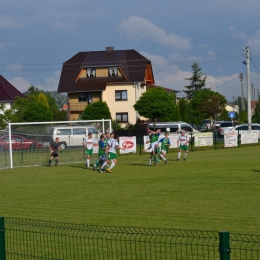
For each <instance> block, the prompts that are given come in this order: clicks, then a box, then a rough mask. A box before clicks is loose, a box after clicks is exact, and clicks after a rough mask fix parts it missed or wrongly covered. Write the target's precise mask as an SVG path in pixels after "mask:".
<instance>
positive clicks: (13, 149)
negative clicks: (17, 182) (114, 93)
mask: <svg viewBox="0 0 260 260" xmlns="http://www.w3.org/2000/svg"><path fill="white" fill-rule="evenodd" d="M106 131H109V132H111V131H112V124H111V120H110V119H102V120H82V121H59V122H36V123H35V122H33V123H32V122H31V123H9V124H8V129H7V130H6V131H2V132H1V133H0V168H11V169H12V168H14V167H21V166H25V167H29V166H40V165H47V163H48V160H49V158H50V144H51V143H52V142H53V141H54V140H55V138H56V137H59V139H60V147H61V153H60V154H59V164H70V163H81V162H84V161H85V148H84V147H83V145H82V143H83V141H84V139H85V138H87V137H88V134H89V133H92V134H93V139H94V141H95V145H94V151H93V152H94V153H97V150H98V140H99V136H100V134H101V133H104V132H106ZM95 157H96V156H95V154H94V156H93V161H94V160H95V159H96V158H95Z"/></svg>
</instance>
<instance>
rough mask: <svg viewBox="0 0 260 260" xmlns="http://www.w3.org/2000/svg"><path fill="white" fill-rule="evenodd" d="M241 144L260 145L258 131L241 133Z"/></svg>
mask: <svg viewBox="0 0 260 260" xmlns="http://www.w3.org/2000/svg"><path fill="white" fill-rule="evenodd" d="M240 134H241V144H255V143H258V130H252V131H240Z"/></svg>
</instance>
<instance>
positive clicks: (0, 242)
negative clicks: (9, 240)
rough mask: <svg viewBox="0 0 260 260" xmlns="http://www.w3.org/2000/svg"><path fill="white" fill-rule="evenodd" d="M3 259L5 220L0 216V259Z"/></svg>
mask: <svg viewBox="0 0 260 260" xmlns="http://www.w3.org/2000/svg"><path fill="white" fill-rule="evenodd" d="M5 259H6V258H5V221H4V217H0V260H5Z"/></svg>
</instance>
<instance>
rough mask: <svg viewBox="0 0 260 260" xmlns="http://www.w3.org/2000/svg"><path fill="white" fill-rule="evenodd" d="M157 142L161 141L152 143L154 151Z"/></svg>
mask: <svg viewBox="0 0 260 260" xmlns="http://www.w3.org/2000/svg"><path fill="white" fill-rule="evenodd" d="M157 144H159V142H157V141H156V142H153V143H152V151H154V149H155V146H156V145H157Z"/></svg>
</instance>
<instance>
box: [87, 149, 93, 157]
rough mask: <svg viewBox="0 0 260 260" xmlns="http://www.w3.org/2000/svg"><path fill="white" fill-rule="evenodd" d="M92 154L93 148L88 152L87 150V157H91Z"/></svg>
mask: <svg viewBox="0 0 260 260" xmlns="http://www.w3.org/2000/svg"><path fill="white" fill-rule="evenodd" d="M92 153H93V148H91V149H87V150H86V155H89V156H91V155H92Z"/></svg>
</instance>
